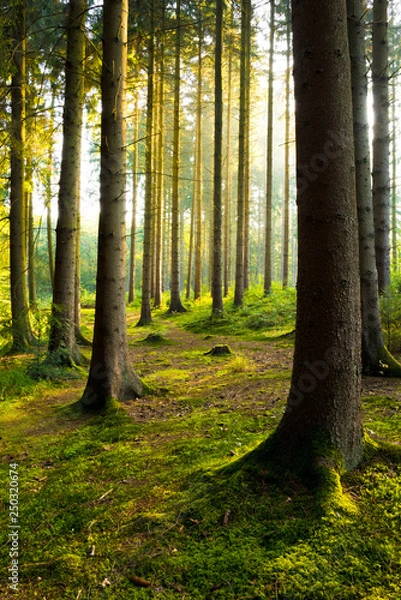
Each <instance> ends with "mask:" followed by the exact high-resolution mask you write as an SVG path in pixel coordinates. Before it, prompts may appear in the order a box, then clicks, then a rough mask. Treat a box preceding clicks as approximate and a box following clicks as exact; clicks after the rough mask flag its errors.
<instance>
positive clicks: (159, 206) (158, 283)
mask: <svg viewBox="0 0 401 600" xmlns="http://www.w3.org/2000/svg"><path fill="white" fill-rule="evenodd" d="M161 10H162V18H161V33H160V37H159V61H158V62H159V108H158V110H159V116H158V123H159V133H158V138H157V139H158V146H157V175H156V177H157V182H156V249H155V271H156V273H155V300H154V304H155V307H156V308H159V307H160V306H161V303H162V293H163V264H162V263H163V205H164V173H163V171H164V138H165V135H164V122H165V119H164V78H165V73H164V70H165V69H164V38H163V36H164V31H163V30H164V27H165V4H164V1H163V3H162V7H161Z"/></svg>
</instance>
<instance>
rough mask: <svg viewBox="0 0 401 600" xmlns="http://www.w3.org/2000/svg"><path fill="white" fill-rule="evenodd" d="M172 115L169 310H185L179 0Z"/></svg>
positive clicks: (178, 6) (179, 3)
mask: <svg viewBox="0 0 401 600" xmlns="http://www.w3.org/2000/svg"><path fill="white" fill-rule="evenodd" d="M174 61H175V65H174V117H173V122H174V123H173V130H174V131H173V189H172V196H171V297H170V307H169V312H170V313H174V312H185V308H184V306H183V305H182V304H181V298H180V252H179V226H180V224H179V216H180V214H179V213H180V199H179V184H180V88H181V85H180V80H181V0H177V3H176V36H175V51H174Z"/></svg>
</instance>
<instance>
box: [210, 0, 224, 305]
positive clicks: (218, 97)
mask: <svg viewBox="0 0 401 600" xmlns="http://www.w3.org/2000/svg"><path fill="white" fill-rule="evenodd" d="M222 37H223V0H216V40H215V53H214V56H215V61H214V63H215V67H214V68H215V71H214V73H215V75H214V94H215V98H214V190H213V272H212V312H213V314H221V313H222V312H223V290H222V266H223V260H222V245H223V244H222V203H221V196H222V142H223V87H222V69H221V59H222V53H223V47H222V46H223V44H222Z"/></svg>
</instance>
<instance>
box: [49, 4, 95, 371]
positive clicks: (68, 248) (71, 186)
mask: <svg viewBox="0 0 401 600" xmlns="http://www.w3.org/2000/svg"><path fill="white" fill-rule="evenodd" d="M85 16H86V1H85V0H70V8H69V17H68V24H67V59H66V65H65V99H64V114H63V149H62V160H61V172H60V186H59V197H58V221H57V233H56V261H55V270H54V288H53V304H52V320H51V329H50V338H49V348H48V360H49V361H52V362H54V361H56V362H57V363H60V364H65V365H71V364H72V363H73V362H77V363H79V362H80V360H81V356H80V352H79V350H78V347H77V343H76V338H75V293H76V271H77V260H76V257H77V232H78V212H79V199H80V189H79V188H80V181H81V179H80V171H81V146H82V143H81V139H82V121H83V114H82V112H83V100H84V80H83V62H84V56H85V31H84V27H85Z"/></svg>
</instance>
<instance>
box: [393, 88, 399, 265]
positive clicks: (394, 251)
mask: <svg viewBox="0 0 401 600" xmlns="http://www.w3.org/2000/svg"><path fill="white" fill-rule="evenodd" d="M391 88H392V92H393V93H392V96H393V97H392V104H391V107H392V110H391V120H392V130H393V135H392V152H391V154H392V156H391V171H392V177H391V179H392V182H391V267H392V272H393V273H396V272H397V269H398V255H397V254H398V253H397V134H396V131H397V115H396V99H397V86H396V83H395V79H394V78H393V81H392V85H391Z"/></svg>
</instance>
